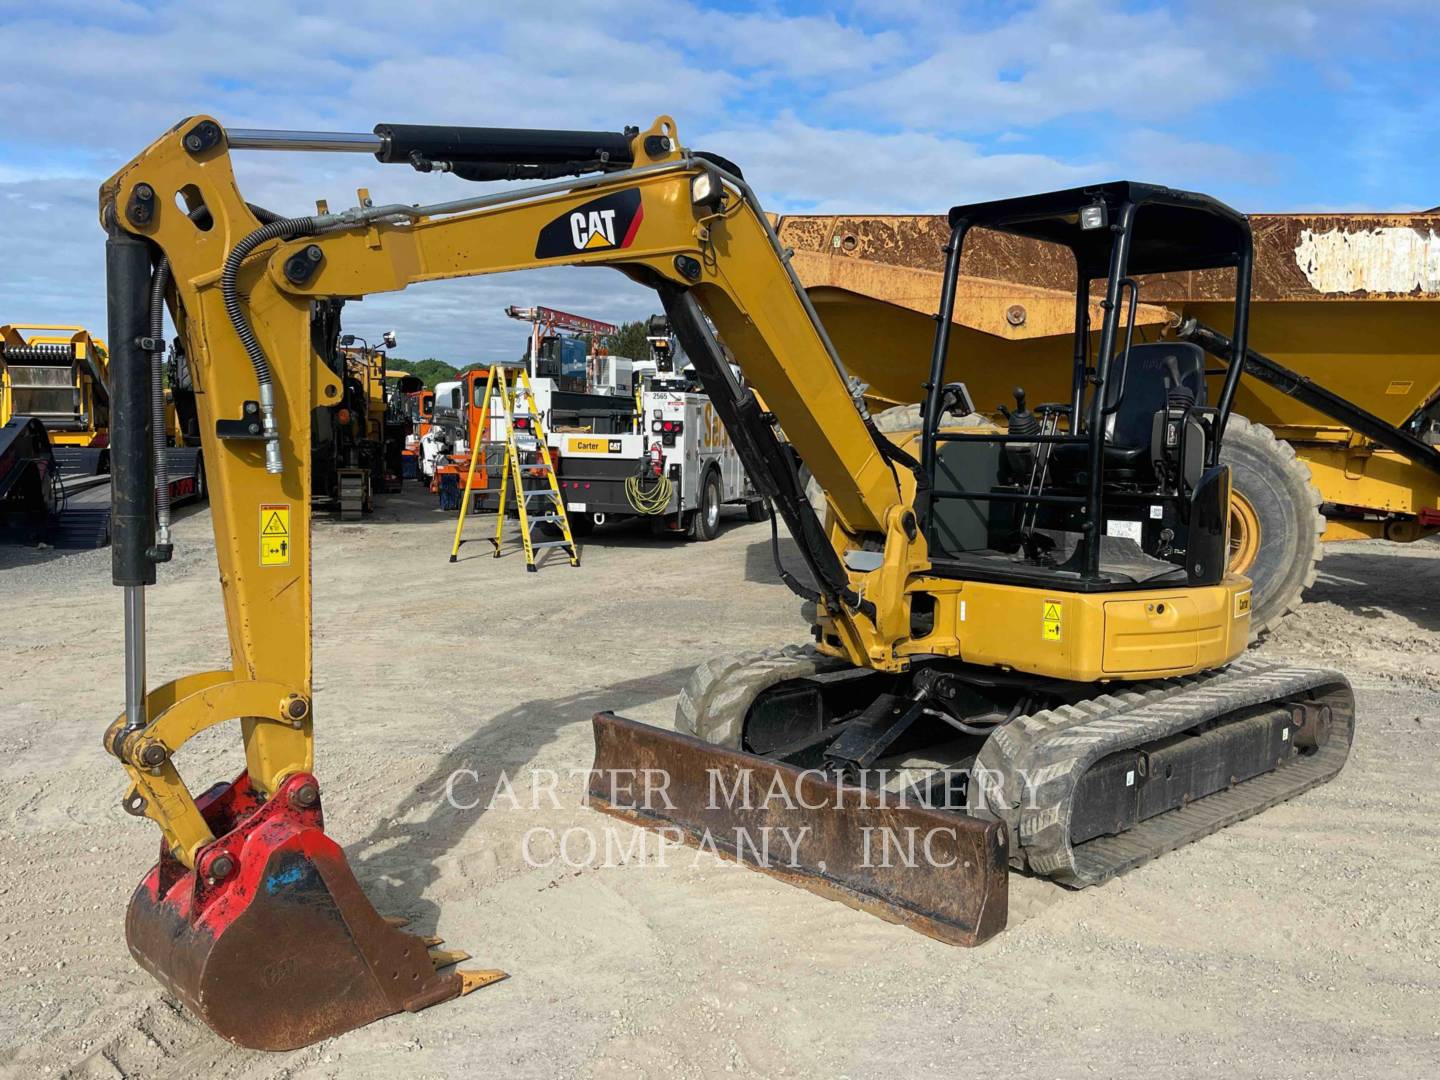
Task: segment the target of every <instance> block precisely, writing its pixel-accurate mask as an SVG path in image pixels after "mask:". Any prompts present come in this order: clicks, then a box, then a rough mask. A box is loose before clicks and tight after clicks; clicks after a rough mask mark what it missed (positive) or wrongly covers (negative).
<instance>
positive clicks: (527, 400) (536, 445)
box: [450, 364, 580, 573]
mask: <svg viewBox="0 0 1440 1080" xmlns="http://www.w3.org/2000/svg"><path fill="white" fill-rule="evenodd" d="M505 371H506V369H505V367H504V366H502V365H499V364H496V365H494V366H492V367H491V368H490V375H489V377H488V378H487V379H486V380H485V392H484V394H483V395H482V396H481V398H480V400H481V401H482V402H483V403H484V404H483V405H478V406H475V407H477V408H484V409H485V410H486V414H487V417H486V422H485V423H484V424H483V425H482V426H481V427H480V429H479V430H480V431H481V432H488V431H489V429H490V426H491V424H492V423H493V420H494V419H495V417H494V415H493V411H492V401H494V400H495V398H497V397H498V399H499V402H500V411H501V415H500V417H499V419H500V420H501V421H502V422H503V424H504V432H505V434H504V440H503V442H504V445H505V451H504V455H505V463H504V465H503V466H502V467H501V480H500V502H499V504H498V505H497V507H496V519H495V536H494V537H493V538H492V539H491V541H490V542H491V543H492V544H493V545H494V546H495V558H497V559H498V558H499V557H500V555H501V553H502V547H501V545H502V541H503V540H504V534H505V508H506V506H507V504H508V502H509V498H510V494H511V492H512V490H513V492H514V496H515V510H516V514H517V516H518V517H519V519H520V542H521V544H522V545H523V546H524V549H525V569H526V570H528V571H530V572H531V573H534V572H535V571H536V570H537V569H538V567H537V566H536V564H535V554H536V552H539V551H544V550H546V549H548V548H564V549H565V553H566V555H568V556H569V558H570V565H571V566H579V565H580V552H579V550H578V549H577V548H576V547H575V538H574V536H572V535H571V533H570V519H569V518H568V517H567V516H566V514H565V498H564V496H563V495H562V494H561V493H560V484H559V481H558V480H557V479H556V476H555V463H554V461H553V460H552V458H551V456H550V450H549V445H548V440H547V438H546V435H545V425H544V423H543V422H542V421H541V419H540V410H539V409H538V408H536V405H535V392H534V390H533V388H532V387H531V385H530V376H529V375H528V374H527V373H526V371H525V369H524V368H519V369H517V370H516V372H515V375H514V378H513V381H511V382H509V383H508V384H507V381H506V378H505ZM492 395H495V397H492ZM475 442H476V445H475V446H473V447H471V449H470V465H469V468H468V469H467V470H466V472H465V493H464V495H463V496H462V497H461V500H460V518H459V520H458V521H456V523H455V541H454V543H453V545H452V546H451V548H450V561H451V562H452V563H453V562H455V560H456V559H457V557H458V556H459V553H460V545H461V544H462V543H464V541H463V540H461V538H460V535H461V532H462V531H463V530H464V528H465V512H466V511H467V510H468V509H469V507H470V497H471V491H472V489H473V487H474V483H475V463H476V462H477V461H480V460H482V459H483V458H485V456H486V455H485V450H484V447H485V445H487V444H488V443H489V442H490V440H488V439H481V438H477V439H476V440H475ZM530 453H533V454H535V457H536V460H535V461H534V462H533V463H526V464H523V465H522V464H521V462H520V455H521V454H530ZM527 476H528V477H530V478H531V480H532V481H533V480H534V479H536V478H537V477H540V476H543V477H544V479H545V486H544V487H529V488H527V487H526V486H525V478H526V477H527ZM537 498H548V499H549V500H550V505H549V506H548V507H546V509H545V511H544V512H543V513H540V514H532V513H531V512H530V500H531V499H537ZM541 525H553V526H554V527H555V528H556V529H558V530H559V533H560V536H561V539H558V540H537V539H536V538H535V536H534V530H535V529H536V528H537V527H539V526H541Z"/></svg>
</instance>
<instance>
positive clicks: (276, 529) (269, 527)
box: [260, 503, 290, 566]
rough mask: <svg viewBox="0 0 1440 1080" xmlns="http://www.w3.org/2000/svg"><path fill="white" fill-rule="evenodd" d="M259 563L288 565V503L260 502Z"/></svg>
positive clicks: (263, 564) (262, 564) (264, 564)
mask: <svg viewBox="0 0 1440 1080" xmlns="http://www.w3.org/2000/svg"><path fill="white" fill-rule="evenodd" d="M260 565H261V566H289V565H290V504H289V503H261V504H260Z"/></svg>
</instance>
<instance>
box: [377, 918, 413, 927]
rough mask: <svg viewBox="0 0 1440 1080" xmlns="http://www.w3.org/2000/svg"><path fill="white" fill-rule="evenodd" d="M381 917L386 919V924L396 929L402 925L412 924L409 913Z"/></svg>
mask: <svg viewBox="0 0 1440 1080" xmlns="http://www.w3.org/2000/svg"><path fill="white" fill-rule="evenodd" d="M380 917H381V918H382V919H384V920H385V925H386V926H393V927H394V928H395V929H396V930H399V929H400V928H401V927H402V926H409V925H410V917H409V916H408V915H382V916H380Z"/></svg>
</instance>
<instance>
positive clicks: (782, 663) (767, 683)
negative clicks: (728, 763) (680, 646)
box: [675, 645, 846, 749]
mask: <svg viewBox="0 0 1440 1080" xmlns="http://www.w3.org/2000/svg"><path fill="white" fill-rule="evenodd" d="M845 666H846V664H845V662H844V661H843V660H839V659H836V658H835V657H833V656H826V655H824V654H823V653H821V652H820V651H819V650H817V649H816V648H815V647H814V646H813V645H786V646H785V647H784V648H781V649H761V650H756V651H753V652H743V653H734V654H731V655H727V656H717V657H715V658H714V659H712V660H707V661H706V662H705V663H703V664H701V665H700V666H699V667H697V668H696V669H695V670H694V671H693V672H692V673H691V675H690V678H689V680H688V681H687V682H686V684H685V686H684V688H683V689H681V691H680V697H679V699H678V700H677V701H676V703H675V729H676V730H677V731H682V732H684V733H685V734H686V735H694V736H695V737H696V738H699V739H704V740H705V741H706V742H710V743H715V744H716V745H717V746H728V747H730V748H732V749H739V747H740V738H741V732H742V730H743V728H744V725H745V714H746V713H748V712H749V711H750V706H751V705H752V704H754V702H755V699H756V698H757V697H759V696H760V693H761V692H762V691H764V690H766V689H768V688H769V687H771V686H774V685H775V684H776V683H780V682H786V681H788V680H790V679H803V678H806V677H807V676H810V675H814V674H816V673H818V672H821V671H833V670H835V669H837V668H841V667H845Z"/></svg>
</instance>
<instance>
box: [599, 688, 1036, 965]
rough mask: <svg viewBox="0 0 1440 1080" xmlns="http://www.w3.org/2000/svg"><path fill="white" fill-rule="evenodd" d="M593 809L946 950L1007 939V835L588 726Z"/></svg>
mask: <svg viewBox="0 0 1440 1080" xmlns="http://www.w3.org/2000/svg"><path fill="white" fill-rule="evenodd" d="M588 801H589V803H590V805H591V806H593V807H595V808H596V809H598V810H601V811H603V812H604V813H607V814H611V815H613V816H614V817H618V818H620V819H622V820H624V821H628V822H630V823H632V824H635V825H641V826H646V827H650V828H655V829H660V830H661V831H662V832H663V833H665V834H668V835H669V836H671V837H672V838H673V839H675V840H677V841H679V840H683V841H684V842H686V843H689V844H692V845H695V846H697V847H699V848H701V849H702V850H705V851H712V852H714V853H716V854H718V855H722V856H725V857H727V858H731V859H735V860H737V861H739V862H743V863H745V864H746V865H748V866H751V867H754V868H755V869H758V870H761V871H763V872H765V873H767V874H770V875H771V876H772V877H777V878H779V879H780V880H782V881H787V882H789V883H791V884H793V885H799V886H801V887H802V888H806V889H809V890H810V891H812V892H815V893H819V894H820V895H822V896H826V897H829V898H831V899H835V900H840V901H842V902H844V903H846V904H849V905H850V906H852V907H856V908H860V909H862V910H864V911H868V912H871V913H872V914H875V915H879V916H880V917H881V918H884V919H887V920H889V921H891V922H897V923H901V924H902V925H905V926H908V927H910V928H912V929H914V930H918V931H920V932H921V933H923V934H928V935H929V936H931V937H934V938H938V939H939V940H941V941H945V942H949V943H950V944H953V945H978V944H980V943H981V942H983V941H985V940H987V939H988V938H990V937H993V936H994V935H995V934H997V933H999V932H1000V931H1001V930H1003V929H1004V928H1005V918H1006V904H1007V900H1008V897H1009V892H1008V880H1007V872H1008V871H1007V863H1008V860H1009V851H1008V850H1007V835H1006V831H1005V828H1004V827H1003V825H1001V824H1000V823H999V822H994V821H981V820H978V819H975V818H970V817H965V816H963V815H961V814H958V813H949V812H946V811H943V810H935V809H931V808H929V807H925V806H921V805H917V804H915V803H914V802H906V801H903V800H901V799H899V798H897V797H895V796H889V795H886V794H884V793H882V792H879V791H875V790H866V789H863V788H859V787H854V786H850V785H841V784H839V782H838V781H837V780H836V779H835V778H834V777H831V776H827V775H824V774H822V773H820V772H819V771H817V770H814V769H808V770H806V769H798V768H796V767H795V766H793V765H788V764H785V763H783V762H778V761H772V760H770V759H767V758H762V757H757V756H754V755H751V754H745V753H740V752H738V751H735V750H729V749H726V748H724V747H719V746H714V745H712V744H710V743H707V742H703V741H701V740H700V739H695V738H692V737H690V736H688V735H681V734H679V733H677V732H674V731H667V730H662V729H660V728H655V727H650V726H648V725H645V724H637V723H636V722H635V721H633V720H627V719H625V718H624V717H621V716H616V715H615V714H613V713H598V714H596V716H595V764H594V766H593V768H592V771H591V773H590V782H589V790H588Z"/></svg>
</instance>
